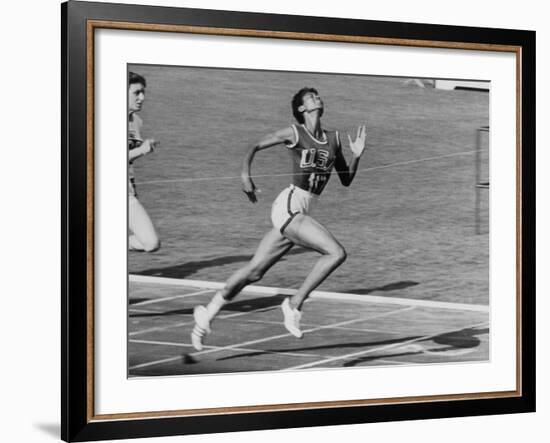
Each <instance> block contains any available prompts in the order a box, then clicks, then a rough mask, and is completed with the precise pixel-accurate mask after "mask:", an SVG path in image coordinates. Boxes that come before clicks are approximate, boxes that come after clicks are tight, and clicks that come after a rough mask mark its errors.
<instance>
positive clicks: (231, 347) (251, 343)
mask: <svg viewBox="0 0 550 443" xmlns="http://www.w3.org/2000/svg"><path fill="white" fill-rule="evenodd" d="M412 309H415V308H414V307H412V306H411V307H408V308H403V309H397V310H395V311H390V312H384V313H381V314H377V315H373V316H367V317H361V318H355V319H352V320H346V321H342V322H339V323H334V324H332V325H324V326H317V327H315V328H310V329H305V330H304V331H303V332H304V334H306V333H309V332H315V331H320V330H322V329H330V328H332V327H337V326H342V325H347V324H352V323H358V322H361V321H368V320H373V319H375V318H381V317H387V316H390V315H393V314H398V313H400V312H405V311H410V310H412ZM289 336H291V334H289V333H288V332H287V333H286V334H279V335H272V336H270V337H263V338H260V339H256V340H250V341H246V342H243V343H237V344H235V345H229V346H222V347H219V348H214V349H208V350H205V351H199V352H195V353H193V354H190V355H192V356H197V355H206V354H212V353H214V352H220V351H227V350H233V349H236V348H242V347H246V346H250V345H255V344H257V343H264V342H267V341H272V340H277V339H279V338H284V337H289ZM180 358H181V356H178V357H171V358H168V359H166V358H164V359H162V360H153V361H150V362H148V363H142V364H141V365H140V366H139V367H140V368H145V367H148V366H155V365H158V364H162V363H167V362H171V361H176V360H179V359H180Z"/></svg>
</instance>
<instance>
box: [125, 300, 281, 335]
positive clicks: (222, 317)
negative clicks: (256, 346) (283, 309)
mask: <svg viewBox="0 0 550 443" xmlns="http://www.w3.org/2000/svg"><path fill="white" fill-rule="evenodd" d="M272 309H275V307H274V308H267V309H259V310H257V311H254V310H252V311H245V312H234V313H233V314H225V315H220V316H218V317H216V320H218V319H220V320H225V319H227V318H233V317H240V316H241V315H246V314H252V313H255V312H266V311H269V310H272ZM193 324H195V321H194V320H188V321H184V322H179V323H172V324H170V325H166V326H156V327H154V328H149V329H142V330H140V331H134V332H130V333H129V334H128V335H129V336H130V337H134V336H136V335H142V334H147V333H148V332H156V331H166V330H168V329H174V328H179V327H181V326H190V325H193Z"/></svg>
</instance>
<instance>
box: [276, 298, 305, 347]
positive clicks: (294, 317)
mask: <svg viewBox="0 0 550 443" xmlns="http://www.w3.org/2000/svg"><path fill="white" fill-rule="evenodd" d="M281 309H282V311H283V315H284V317H285V328H286V329H287V331H288V332H290V333H291V334H292V335H293V336H294V337H297V338H302V337H303V335H304V333H303V332H302V331H301V330H300V318H302V313H301V312H300V311H298V309H292V308H291V307H290V301H289V299H288V297H287V298H285V300H284V301H283V304H282V305H281Z"/></svg>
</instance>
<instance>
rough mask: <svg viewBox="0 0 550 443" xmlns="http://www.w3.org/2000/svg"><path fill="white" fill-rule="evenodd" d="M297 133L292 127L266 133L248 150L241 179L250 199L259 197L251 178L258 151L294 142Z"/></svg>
mask: <svg viewBox="0 0 550 443" xmlns="http://www.w3.org/2000/svg"><path fill="white" fill-rule="evenodd" d="M295 137H296V136H295V133H294V130H293V129H292V127H288V128H285V129H281V130H279V131H277V132H274V133H272V134H269V135H266V136H265V137H263V138H262V139H261V140H260V141H259V142H258V143H256V144H254V145H252V146H251V147H250V148H249V149H248V150H247V151H246V154H245V156H244V159H243V169H242V173H241V179H242V182H243V192H244V193H245V194H246V195H247V196H248V199H249V200H250V201H251V202H253V203H255V202H256V201H257V200H258V199H257V198H256V194H255V192H256V186H255V185H254V182H253V181H252V178H251V172H250V169H251V166H252V160H254V156H255V155H256V152H258V151H262V150H264V149H267V148H271V147H273V146H276V145H279V144H281V143H294V142H295V141H296V140H294V139H295Z"/></svg>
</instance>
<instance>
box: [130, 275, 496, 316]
mask: <svg viewBox="0 0 550 443" xmlns="http://www.w3.org/2000/svg"><path fill="white" fill-rule="evenodd" d="M129 278H130V281H131V282H133V283H156V284H159V285H175V286H187V287H196V288H204V289H210V290H217V289H221V288H223V287H224V285H225V283H218V282H207V281H202V280H186V279H177V278H168V277H153V276H147V275H135V274H130V276H129ZM242 292H246V293H256V294H258V295H294V294H295V293H296V289H285V288H274V287H269V286H254V285H251V286H246V287H245V288H244V289H243V290H242ZM428 292H429V293H433V292H437V290H430V291H428ZM310 298H321V299H329V300H346V301H355V302H362V303H378V304H384V305H399V306H419V307H425V308H440V309H451V310H458V311H472V312H489V306H487V305H475V304H467V303H451V302H443V301H434V300H419V299H414V298H399V297H383V296H379V295H361V294H348V293H345V292H330V291H313V292H312V293H311V295H310Z"/></svg>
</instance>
